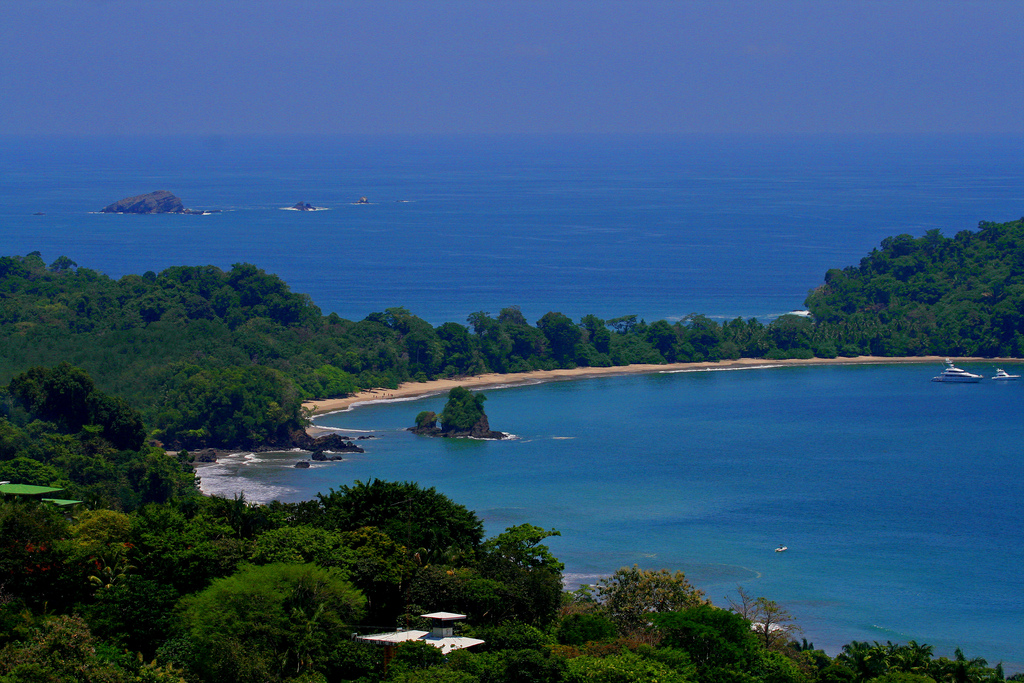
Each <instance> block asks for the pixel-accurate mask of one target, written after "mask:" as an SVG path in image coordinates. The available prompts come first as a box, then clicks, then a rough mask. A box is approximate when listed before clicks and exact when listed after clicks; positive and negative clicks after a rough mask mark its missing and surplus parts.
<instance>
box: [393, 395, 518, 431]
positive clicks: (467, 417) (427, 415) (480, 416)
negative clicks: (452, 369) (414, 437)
mask: <svg viewBox="0 0 1024 683" xmlns="http://www.w3.org/2000/svg"><path fill="white" fill-rule="evenodd" d="M486 400H487V397H486V396H484V395H483V394H481V393H479V392H477V393H475V394H474V393H472V392H471V391H469V389H466V388H465V387H455V388H453V389H452V390H451V391H450V392H448V402H447V403H445V406H444V410H443V411H442V412H441V414H440V415H438V414H437V413H435V412H433V411H432V410H424V411H422V412H420V413H419V414H418V415H417V416H416V426H415V427H409V431H410V432H412V433H413V434H419V435H421V436H440V437H445V438H471V439H507V438H508V434H506V433H504V432H496V431H494V430H492V429H491V425H490V423H489V422H488V420H487V414H486V413H484V401H486ZM438 421H440V422H441V426H440V427H438V426H437V423H438Z"/></svg>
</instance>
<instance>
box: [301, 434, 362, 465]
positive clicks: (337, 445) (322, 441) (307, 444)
mask: <svg viewBox="0 0 1024 683" xmlns="http://www.w3.org/2000/svg"><path fill="white" fill-rule="evenodd" d="M289 446H290V447H292V448H301V449H302V450H304V451H310V452H311V453H313V459H314V460H317V459H318V458H317V457H316V454H317V453H319V454H320V455H321V456H322V457H323V459H324V460H341V459H342V458H341V456H340V455H338V456H334V455H332V456H323V453H324V451H331V452H332V453H365V451H364V450H363V449H362V448H360V447H359V446H356V445H355V444H354V443H352V442H351V441H348V440H346V439H345V438H344V437H342V436H339V435H338V434H328V435H326V436H321V437H317V438H315V439H314V438H313V437H312V436H310V435H309V434H307V433H306V432H304V431H302V430H299V431H296V432H293V433H292V436H291V443H290V444H289Z"/></svg>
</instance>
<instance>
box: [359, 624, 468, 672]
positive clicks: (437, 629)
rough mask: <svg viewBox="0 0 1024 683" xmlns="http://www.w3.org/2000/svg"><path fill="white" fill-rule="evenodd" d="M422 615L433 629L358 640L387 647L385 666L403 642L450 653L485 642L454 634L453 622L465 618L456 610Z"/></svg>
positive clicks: (371, 636)
mask: <svg viewBox="0 0 1024 683" xmlns="http://www.w3.org/2000/svg"><path fill="white" fill-rule="evenodd" d="M420 616H421V617H423V618H424V619H430V621H431V625H432V628H431V630H429V631H416V630H408V631H395V632H394V633H374V634H371V635H368V636H357V637H356V640H358V641H362V642H364V643H372V644H374V645H383V646H384V647H386V648H387V650H386V651H385V653H384V662H385V666H387V664H388V663H390V661H391V658H392V657H393V656H394V649H395V648H396V647H398V646H399V645H401V644H402V643H408V642H411V641H414V640H418V641H420V642H424V643H426V644H428V645H432V646H434V647H436V648H437V649H439V650H440V651H441V652H443V653H444V654H448V653H449V652H451V651H452V650H462V649H464V648H467V647H473V646H474V645H480V644H481V643H483V642H484V641H482V640H480V639H479V638H466V637H464V636H456V635H453V634H454V629H453V622H455V621H458V620H460V619H465V618H466V615H465V614H455V613H454V612H431V613H430V614H421V615H420Z"/></svg>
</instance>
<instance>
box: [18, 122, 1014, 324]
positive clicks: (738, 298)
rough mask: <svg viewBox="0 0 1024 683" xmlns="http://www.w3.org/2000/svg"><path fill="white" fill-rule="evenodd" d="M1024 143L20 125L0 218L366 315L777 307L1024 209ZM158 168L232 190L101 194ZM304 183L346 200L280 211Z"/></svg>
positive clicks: (319, 196)
mask: <svg viewBox="0 0 1024 683" xmlns="http://www.w3.org/2000/svg"><path fill="white" fill-rule="evenodd" d="M1022 158H1024V140H1021V139H1006V138H985V139H951V138H918V139H913V140H896V139H874V138H792V139H763V138H730V139H722V138H650V137H636V138H625V139H622V138H594V137H588V138H570V137H559V138H542V137H536V138H510V139H500V138H481V139H448V138H430V139H422V138H408V139H403V138H388V139H374V138H333V139H305V138H290V139H281V138H240V139H239V138H210V139H202V140H195V139H176V138H171V139H161V138H150V139H117V138H113V139H104V138H99V139H84V140H83V139H54V138H10V137H6V138H3V137H0V178H2V181H3V182H2V183H0V239H2V244H3V247H4V249H3V253H4V254H9V253H13V254H25V253H28V252H30V251H34V250H39V251H41V252H42V254H43V258H44V259H45V260H46V261H47V263H49V262H51V261H52V260H53V259H55V258H56V257H57V256H60V255H66V256H69V257H70V258H71V259H73V260H74V261H76V262H77V263H78V264H79V265H82V266H86V267H89V268H93V269H95V270H99V271H101V272H104V273H107V274H109V275H111V276H113V277H120V276H121V275H124V274H126V273H142V272H145V271H147V270H153V271H157V272H158V271H160V270H162V269H164V268H167V267H169V266H174V265H181V264H183V263H184V264H190V265H196V264H213V265H217V266H219V267H221V268H229V267H230V266H231V264H233V263H236V262H240V261H245V262H250V263H255V264H257V265H259V266H260V267H262V268H264V269H266V270H267V271H268V272H272V273H276V274H279V275H280V276H281V277H283V278H284V279H285V280H286V281H287V282H288V283H289V284H290V285H291V286H292V288H293V289H294V290H296V291H300V292H307V293H309V294H311V295H312V296H313V298H314V301H315V302H316V303H317V305H319V306H320V307H321V308H322V309H323V311H324V313H329V312H332V311H333V312H336V313H338V315H340V316H342V317H344V318H349V319H361V318H363V317H364V316H366V315H367V314H368V313H370V312H373V311H380V310H383V309H384V308H387V307H390V306H404V307H406V308H408V309H409V310H410V311H412V312H413V313H415V314H416V315H419V316H420V317H422V318H425V319H426V320H428V321H430V322H431V323H434V324H440V323H442V322H447V321H456V322H460V323H464V322H465V320H466V316H467V315H469V314H470V313H473V312H475V311H488V312H490V313H491V314H494V315H496V314H497V312H498V311H499V310H500V309H501V308H503V307H505V306H508V305H518V306H520V307H522V310H523V312H524V314H525V315H526V316H527V318H528V319H529V320H531V321H536V320H537V319H539V318H540V317H541V316H542V315H543V314H544V313H546V312H548V311H552V310H553V311H560V312H562V313H565V314H566V315H569V316H571V317H573V318H575V319H579V318H580V317H582V316H583V315H586V314H588V313H593V314H596V315H598V316H600V317H603V318H606V319H607V318H612V317H616V316H620V315H629V314H636V315H639V316H641V317H643V318H646V319H648V320H656V319H662V318H668V319H673V318H679V317H681V316H685V315H687V314H690V313H694V312H696V313H703V314H705V315H708V316H711V317H716V318H719V319H731V318H734V317H736V316H743V317H751V316H755V317H758V318H760V319H764V318H766V317H773V316H775V315H778V314H780V313H783V312H786V311H789V310H792V309H794V308H800V307H802V304H803V300H804V298H805V297H806V295H807V292H808V291H809V290H810V289H812V288H814V287H816V286H818V285H820V284H821V282H822V280H823V277H824V274H825V271H826V270H827V269H828V268H832V267H841V266H845V265H849V264H855V263H857V262H858V261H859V259H860V258H861V257H862V256H864V255H865V254H866V253H867V252H868V251H870V250H871V248H872V247H874V246H877V245H878V244H879V242H880V241H881V240H882V239H883V238H884V237H887V236H890V235H896V234H900V233H904V232H906V233H910V234H913V235H915V236H917V235H921V234H923V233H924V232H925V231H926V230H929V229H932V228H938V229H940V230H941V231H942V232H943V234H945V235H948V236H952V235H954V234H955V233H957V232H959V231H960V230H964V229H974V228H975V227H976V226H977V224H978V221H980V220H994V221H1003V220H1013V219H1016V218H1018V217H1020V216H1021V215H1022V214H1024V208H1022V207H1024V164H1022V163H1021V159H1022ZM157 189H166V190H170V191H172V192H174V193H175V194H177V195H178V196H179V197H181V199H182V200H183V201H184V203H185V205H186V206H187V207H189V208H196V209H213V208H216V209H223V210H224V213H221V214H213V215H209V216H170V215H162V216H116V215H105V214H98V213H90V212H96V211H98V210H100V209H101V208H102V207H104V206H106V205H107V204H109V203H112V202H114V201H116V200H118V199H120V198H122V197H127V196H132V195H136V194H141V193H144V192H150V191H153V190H157ZM362 196H366V197H367V198H368V199H369V202H370V203H369V204H368V205H353V204H352V202H355V201H357V200H358V198H359V197H362ZM299 201H304V202H309V203H311V204H314V205H316V206H322V207H327V208H328V209H329V210H326V211H317V212H298V211H282V210H281V208H282V207H289V206H292V205H293V204H295V203H296V202H299ZM37 212H43V213H45V215H43V216H36V215H32V214H34V213H37Z"/></svg>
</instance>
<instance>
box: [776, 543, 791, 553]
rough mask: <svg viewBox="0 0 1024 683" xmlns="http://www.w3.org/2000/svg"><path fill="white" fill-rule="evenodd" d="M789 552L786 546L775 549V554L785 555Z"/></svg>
mask: <svg viewBox="0 0 1024 683" xmlns="http://www.w3.org/2000/svg"><path fill="white" fill-rule="evenodd" d="M787 550H789V548H787V547H786V546H784V545H781V544H780V545H779V547H778V548H776V549H775V552H777V553H784V552H786V551H787Z"/></svg>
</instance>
